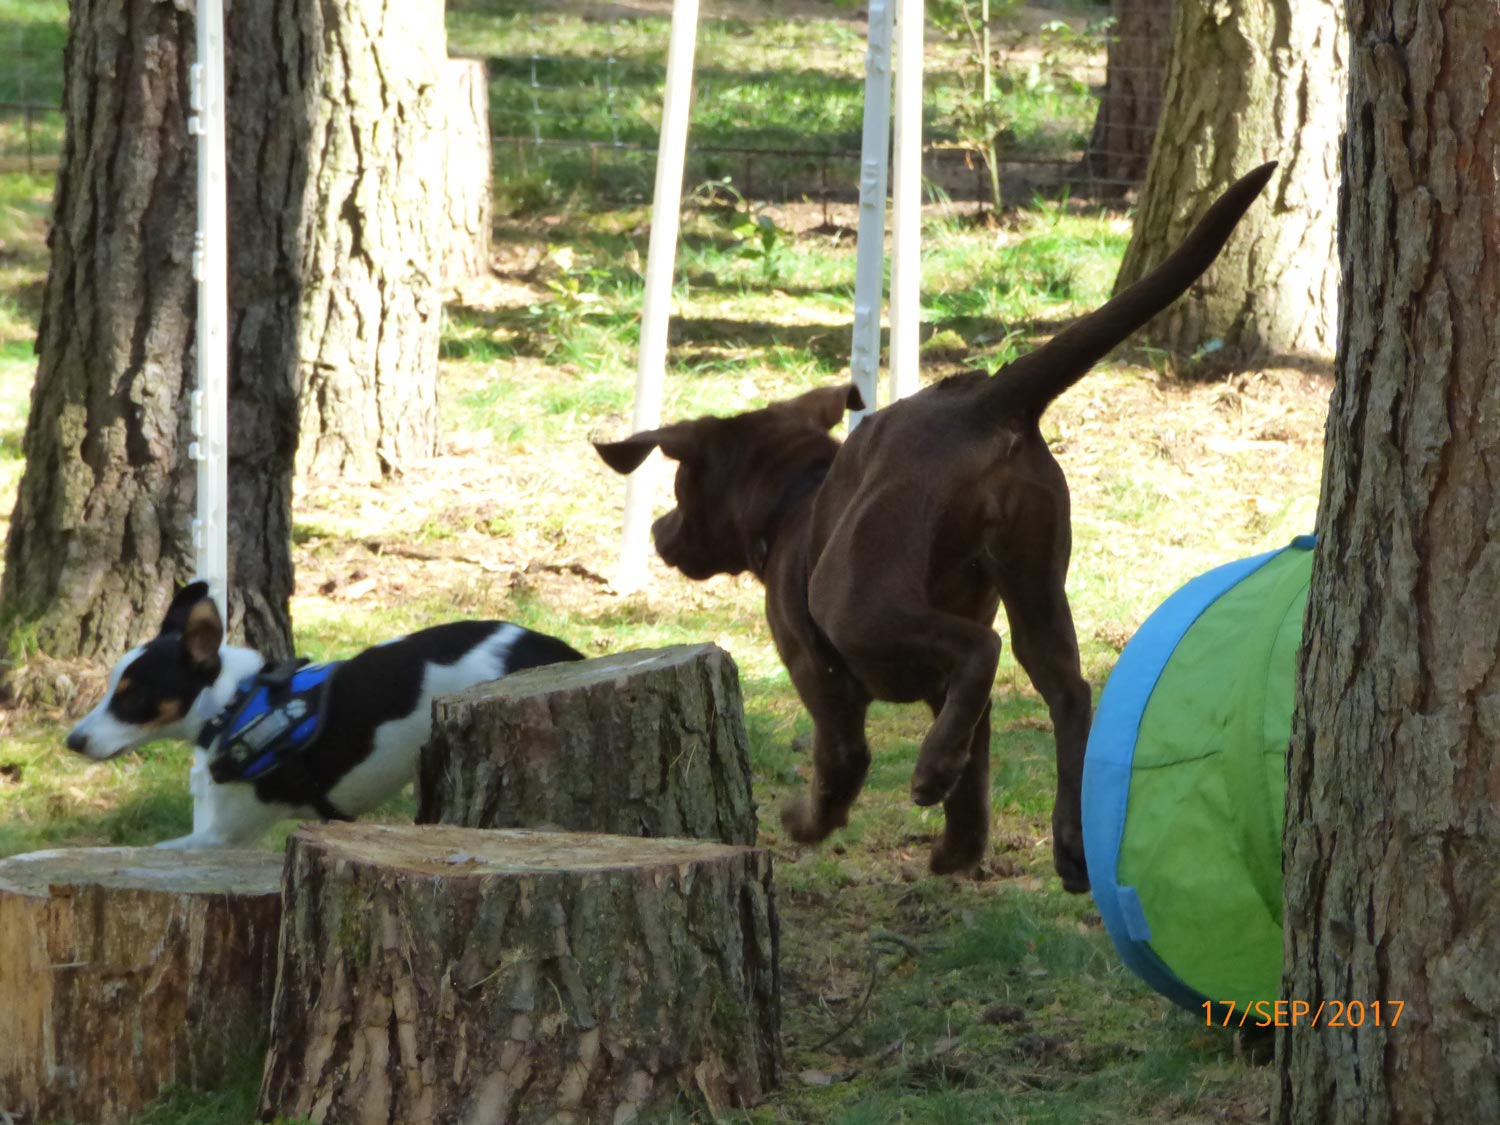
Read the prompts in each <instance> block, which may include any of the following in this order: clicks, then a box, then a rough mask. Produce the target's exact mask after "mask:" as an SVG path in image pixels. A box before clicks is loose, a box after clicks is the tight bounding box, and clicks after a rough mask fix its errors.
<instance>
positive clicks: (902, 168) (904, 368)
mask: <svg viewBox="0 0 1500 1125" xmlns="http://www.w3.org/2000/svg"><path fill="white" fill-rule="evenodd" d="M899 2H900V10H899V12H898V13H897V19H896V37H897V39H896V160H895V189H894V191H893V192H892V199H891V210H892V212H893V215H892V220H891V226H892V232H893V233H892V240H891V241H892V243H893V250H892V255H891V361H890V381H891V399H892V400H893V401H894V400H895V399H898V398H904V397H906V396H907V395H909V394H912V393H913V392H915V391H916V390H917V386H918V378H917V365H918V354H917V348H918V344H919V343H920V333H921V326H922V290H921V285H922V32H923V30H924V28H925V27H926V17H925V13H924V11H923V0H899Z"/></svg>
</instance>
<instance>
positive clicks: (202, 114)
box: [188, 0, 229, 621]
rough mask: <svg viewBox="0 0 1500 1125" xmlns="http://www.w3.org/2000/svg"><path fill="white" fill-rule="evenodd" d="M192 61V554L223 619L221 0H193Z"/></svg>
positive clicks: (225, 311)
mask: <svg viewBox="0 0 1500 1125" xmlns="http://www.w3.org/2000/svg"><path fill="white" fill-rule="evenodd" d="M197 10H198V28H197V31H198V59H197V61H196V62H195V63H194V64H193V67H192V70H191V71H190V77H189V83H188V85H189V87H190V97H191V101H192V110H193V114H192V116H191V117H190V118H188V132H189V133H191V134H193V135H195V136H196V137H197V138H198V231H197V235H196V237H195V239H194V244H193V276H194V278H195V279H196V280H197V282H198V336H197V353H198V386H197V389H196V390H195V391H194V392H193V395H192V400H191V402H192V423H193V436H194V438H195V440H194V441H193V443H192V444H191V445H190V446H189V447H188V456H189V457H190V458H192V459H193V460H194V461H196V462H197V463H198V513H197V518H196V519H194V520H193V549H194V552H195V554H196V556H197V558H196V565H197V568H198V577H199V578H201V579H203V580H204V581H205V582H207V583H208V587H209V592H210V593H211V594H212V595H213V598H214V601H216V602H217V603H218V606H219V613H220V614H221V615H222V616H223V618H224V620H225V621H228V620H229V332H228V321H229V280H228V277H229V250H228V234H227V231H228V223H227V219H226V214H227V206H226V204H225V177H224V12H223V7H222V2H221V0H198V3H197Z"/></svg>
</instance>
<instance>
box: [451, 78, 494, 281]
mask: <svg viewBox="0 0 1500 1125" xmlns="http://www.w3.org/2000/svg"><path fill="white" fill-rule="evenodd" d="M442 100H443V109H444V112H445V113H446V115H447V121H448V128H447V131H446V133H445V136H444V140H445V144H446V148H447V156H446V157H445V158H444V161H443V164H444V169H445V173H446V175H445V179H444V181H443V215H444V232H443V233H444V239H445V249H444V251H443V269H442V287H443V289H444V290H447V289H449V288H451V287H452V286H455V285H460V284H462V283H463V282H465V281H468V280H469V279H471V278H475V277H480V276H482V275H484V274H487V273H489V271H490V214H491V210H492V207H493V201H494V192H493V191H492V190H491V185H490V181H491V164H490V87H489V72H488V69H487V68H486V67H485V63H484V60H483V59H449V60H448V61H447V64H446V65H445V66H444V68H443V92H442Z"/></svg>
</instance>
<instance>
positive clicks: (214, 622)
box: [182, 583, 224, 682]
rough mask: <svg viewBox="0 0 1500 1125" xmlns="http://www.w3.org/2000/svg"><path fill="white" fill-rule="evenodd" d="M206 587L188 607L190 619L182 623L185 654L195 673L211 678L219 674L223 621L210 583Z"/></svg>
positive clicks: (183, 653) (184, 658)
mask: <svg viewBox="0 0 1500 1125" xmlns="http://www.w3.org/2000/svg"><path fill="white" fill-rule="evenodd" d="M194 585H202V583H194ZM203 589H204V595H203V597H201V598H199V599H198V601H197V602H195V603H194V604H193V606H192V608H191V609H189V610H188V614H187V621H185V622H184V623H183V627H182V658H183V660H184V661H186V663H187V665H188V667H189V668H191V669H192V671H193V674H194V675H196V676H198V677H200V678H201V679H203V680H204V681H205V682H212V681H213V680H216V679H218V676H219V667H220V660H219V646H220V645H222V644H223V643H224V621H223V619H222V618H221V617H220V616H219V607H218V606H217V605H215V604H214V600H213V598H211V597H209V596H208V587H207V586H206V585H205V586H204V587H203Z"/></svg>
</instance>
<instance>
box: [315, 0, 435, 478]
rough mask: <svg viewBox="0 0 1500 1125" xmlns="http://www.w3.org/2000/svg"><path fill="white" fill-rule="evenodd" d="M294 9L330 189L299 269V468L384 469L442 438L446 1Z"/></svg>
mask: <svg viewBox="0 0 1500 1125" xmlns="http://www.w3.org/2000/svg"><path fill="white" fill-rule="evenodd" d="M297 10H298V11H299V12H300V13H301V19H302V20H303V21H304V22H303V27H302V34H303V36H304V40H303V42H302V44H301V47H302V49H303V51H305V52H307V53H306V54H304V55H302V56H293V57H299V58H300V59H301V60H302V61H304V62H310V63H311V70H310V72H309V73H307V75H306V77H305V78H304V79H303V81H305V82H306V84H307V86H308V88H309V92H310V93H311V94H312V95H313V97H312V99H311V101H310V107H311V111H312V114H313V118H312V121H311V123H310V135H311V144H312V147H311V151H310V159H311V161H312V164H311V167H310V168H309V170H308V175H309V181H308V182H309V185H310V187H311V188H312V189H313V190H315V191H316V193H317V197H318V199H317V206H316V210H315V213H312V214H311V215H310V221H311V228H310V238H309V241H308V245H307V249H306V253H305V255H304V261H303V269H302V277H303V294H302V312H303V322H302V326H301V340H302V372H303V380H304V381H303V386H302V444H301V448H300V450H299V452H298V469H299V471H302V472H305V473H307V474H309V475H311V476H320V475H338V476H348V477H354V478H362V479H374V478H377V477H380V476H383V475H386V474H390V473H394V472H396V471H398V470H399V469H400V468H401V466H402V465H403V464H404V463H406V462H409V461H413V460H419V459H421V458H424V457H430V456H431V455H432V453H433V451H434V449H435V447H436V440H437V429H436V427H437V361H438V332H439V327H440V320H441V314H442V304H441V295H440V293H439V291H438V274H439V271H440V270H441V268H442V256H443V249H444V229H445V228H444V223H443V164H444V146H445V137H444V128H443V124H444V120H443V106H442V95H441V88H440V87H441V82H442V74H443V71H444V68H445V67H446V66H447V43H446V38H445V34H444V30H443V4H441V3H437V2H428V0H422V2H414V0H337V2H325V3H321V4H303V5H300V6H299V7H298V9H297Z"/></svg>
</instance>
